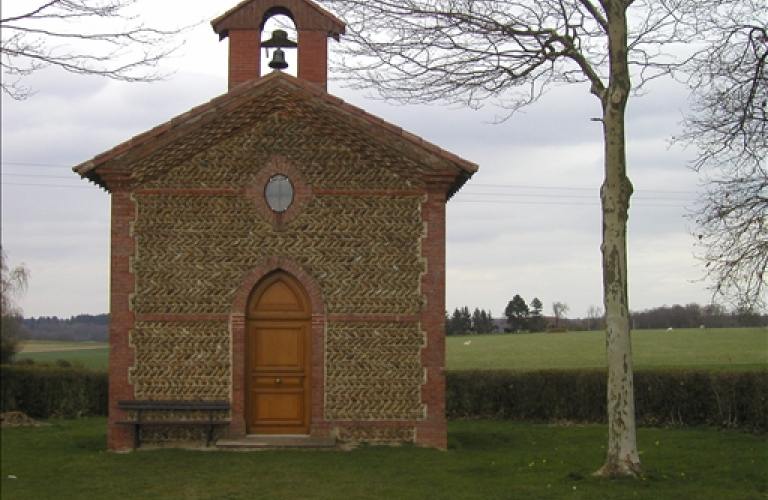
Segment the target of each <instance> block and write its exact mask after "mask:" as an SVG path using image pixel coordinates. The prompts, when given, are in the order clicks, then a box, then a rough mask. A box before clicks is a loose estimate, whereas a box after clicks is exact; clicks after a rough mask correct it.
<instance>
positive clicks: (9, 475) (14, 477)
mask: <svg viewBox="0 0 768 500" xmlns="http://www.w3.org/2000/svg"><path fill="white" fill-rule="evenodd" d="M8 479H17V477H16V476H12V475H11V474H8Z"/></svg>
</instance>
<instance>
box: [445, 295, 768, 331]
mask: <svg viewBox="0 0 768 500" xmlns="http://www.w3.org/2000/svg"><path fill="white" fill-rule="evenodd" d="M568 310H569V308H568V305H567V304H564V303H562V302H554V303H553V304H552V311H553V314H554V315H553V316H549V317H547V316H544V315H543V312H542V311H543V305H542V303H541V301H540V300H539V299H538V298H534V299H533V300H531V302H530V303H526V302H525V300H524V299H523V298H522V297H521V296H520V295H515V296H514V297H512V300H510V301H509V303H508V304H507V307H506V309H505V310H504V317H505V318H506V319H504V318H502V319H494V318H493V316H492V315H491V312H490V311H488V312H486V311H485V310H483V309H478V308H475V311H474V313H472V314H470V312H469V308H468V307H462V308H456V309H454V311H453V314H451V315H448V314H447V313H446V317H445V325H446V334H448V335H455V334H467V333H497V332H500V331H504V332H506V333H534V332H544V331H588V330H602V329H604V328H605V316H604V314H603V311H602V309H600V308H598V307H596V306H590V307H589V309H588V310H587V316H586V317H585V318H573V319H568V318H565V314H566V313H567V312H568ZM631 325H632V329H633V330H656V329H667V328H699V327H701V326H703V327H705V328H735V327H750V326H768V314H760V313H756V312H754V311H750V310H743V309H736V310H733V311H728V310H727V309H726V308H725V307H723V306H721V305H718V304H708V305H705V306H702V305H699V304H696V303H691V304H687V305H684V306H682V305H679V304H676V305H673V306H666V305H665V306H661V307H655V308H652V309H646V310H644V311H633V312H632V313H631Z"/></svg>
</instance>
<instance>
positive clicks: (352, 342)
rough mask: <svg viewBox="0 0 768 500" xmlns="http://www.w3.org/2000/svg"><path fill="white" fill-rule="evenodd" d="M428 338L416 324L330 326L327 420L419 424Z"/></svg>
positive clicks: (328, 338) (339, 324)
mask: <svg viewBox="0 0 768 500" xmlns="http://www.w3.org/2000/svg"><path fill="white" fill-rule="evenodd" d="M425 342H426V335H425V333H424V332H422V331H421V328H420V325H419V324H418V323H329V324H328V326H327V331H326V340H325V348H326V381H325V383H326V389H325V390H326V393H325V418H326V419H327V420H379V421H381V420H418V419H423V418H424V416H425V411H426V409H425V406H424V404H422V401H421V388H422V385H423V384H424V381H425V380H424V369H423V368H422V366H421V349H422V348H423V347H424V345H425Z"/></svg>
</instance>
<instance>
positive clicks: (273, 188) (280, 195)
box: [264, 174, 293, 212]
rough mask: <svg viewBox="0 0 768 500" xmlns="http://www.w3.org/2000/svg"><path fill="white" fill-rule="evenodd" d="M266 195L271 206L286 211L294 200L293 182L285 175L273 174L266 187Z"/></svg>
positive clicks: (273, 208)
mask: <svg viewBox="0 0 768 500" xmlns="http://www.w3.org/2000/svg"><path fill="white" fill-rule="evenodd" d="M264 197H265V198H266V200H267V205H269V208H271V209H272V210H274V211H275V212H285V211H286V210H288V207H289V206H291V203H292V202H293V184H291V181H289V180H288V177H286V176H284V175H280V174H278V175H273V176H272V177H271V178H270V179H269V181H268V182H267V185H266V187H265V188H264Z"/></svg>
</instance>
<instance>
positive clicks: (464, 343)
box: [464, 340, 472, 345]
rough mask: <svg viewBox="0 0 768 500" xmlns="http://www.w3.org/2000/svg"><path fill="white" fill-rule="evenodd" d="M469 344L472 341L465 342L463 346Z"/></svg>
mask: <svg viewBox="0 0 768 500" xmlns="http://www.w3.org/2000/svg"><path fill="white" fill-rule="evenodd" d="M471 343H472V341H471V340H467V341H466V342H464V345H469V344H471Z"/></svg>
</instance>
